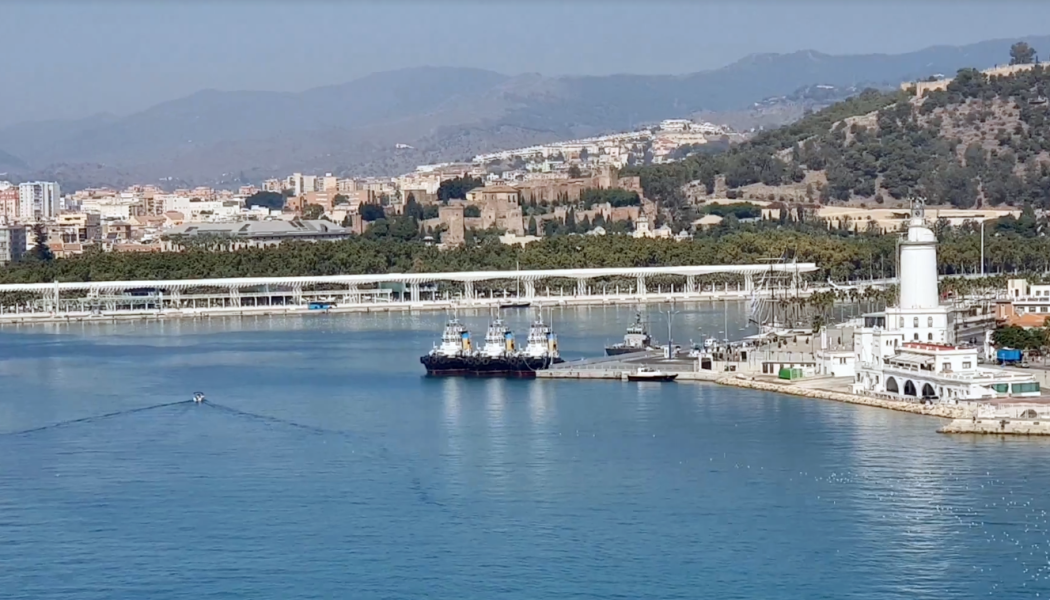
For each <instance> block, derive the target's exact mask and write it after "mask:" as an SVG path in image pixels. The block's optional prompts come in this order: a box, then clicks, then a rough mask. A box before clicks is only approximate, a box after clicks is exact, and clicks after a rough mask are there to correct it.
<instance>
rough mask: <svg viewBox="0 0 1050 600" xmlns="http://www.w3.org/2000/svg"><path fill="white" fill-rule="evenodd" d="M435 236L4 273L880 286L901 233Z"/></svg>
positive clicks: (754, 228)
mask: <svg viewBox="0 0 1050 600" xmlns="http://www.w3.org/2000/svg"><path fill="white" fill-rule="evenodd" d="M732 220H733V221H735V219H732ZM727 221H730V219H727ZM933 227H934V229H935V230H936V232H937V234H938V236H939V238H940V240H941V241H940V248H939V256H938V258H939V261H938V263H939V268H940V270H941V272H942V273H943V274H946V275H959V274H971V273H976V272H980V270H981V261H980V244H981V234H980V228H979V227H977V226H975V225H973V224H967V225H964V226H960V227H951V226H948V225H947V223H946V222H944V221H940V222H936V223H934V224H933ZM1046 227H1047V222H1046V220H1045V219H1044V218H1037V217H1035V216H1034V214H1033V213H1032V212H1031V210H1027V211H1026V212H1025V213H1024V214H1022V216H1021V218H1018V219H1013V218H1006V219H999V220H998V221H996V222H992V223H989V224H988V226H987V227H986V231H985V263H984V267H985V271H986V272H988V273H1015V272H1038V273H1043V272H1046V271H1047V270H1050V238H1048V237H1047V236H1045V235H1042V234H1041V232H1042V231H1045V230H1046ZM424 233H425V232H420V229H419V224H418V221H416V219H415V218H414V217H410V216H401V217H394V218H391V219H385V218H384V219H377V220H376V221H374V222H373V223H372V225H371V227H369V229H368V230H367V231H366V232H365V233H364V234H363V235H360V236H352V237H350V238H349V239H346V240H341V241H333V242H316V243H310V242H285V243H283V244H281V245H279V246H273V247H267V248H248V249H242V250H235V251H232V252H214V251H209V250H206V249H204V248H189V249H187V250H185V251H183V252H155V253H120V252H102V251H97V250H96V251H89V252H86V253H85V254H83V255H79V256H72V257H66V258H57V259H51V258H50V257H49V256H46V255H45V256H43V257H32V258H29V259H27V260H24V261H22V262H21V263H14V264H11V265H8V266H5V267H3V268H0V283H25V282H51V281H101V280H120V279H183V278H209V277H250V276H293V275H336V274H350V273H386V272H438V271H468V270H491V269H513V268H515V267H516V265H520V267H521V268H522V269H560V268H588V267H633V266H659V265H717V264H753V263H759V262H762V261H764V260H767V259H770V258H783V259H795V260H797V261H799V262H812V263H815V264H816V265H817V266H818V267H819V269H820V271H819V272H818V273H817V274H816V275H815V276H814V279H815V280H817V281H826V280H827V279H828V278H831V279H833V280H834V281H845V280H848V279H868V278H874V279H879V278H884V277H893V276H894V275H895V273H896V243H897V238H896V236H894V235H882V234H879V233H876V232H873V231H866V232H860V233H853V232H849V231H844V230H838V229H829V228H828V227H827V226H826V225H825V224H824V223H823V222H808V221H803V222H793V221H787V222H785V223H780V222H778V221H775V220H770V221H758V222H753V223H739V222H738V223H735V224H732V225H729V224H726V222H723V224H722V225H720V226H716V227H712V228H710V229H707V230H704V231H701V232H697V234H696V235H695V236H694V237H693V238H692V239H690V240H686V241H681V242H679V241H675V240H665V239H644V238H643V239H636V238H633V237H630V236H627V235H615V234H609V235H605V236H591V235H558V236H554V237H548V238H544V239H542V240H540V241H537V242H533V243H531V244H528V245H527V246H525V247H523V248H522V247H518V246H507V245H503V244H500V243H499V241H498V239H497V237H496V233H498V232H495V233H493V234H492V235H488V234H485V233H484V232H480V233H479V234H478V235H474V236H471V238H472V239H471V240H470V243H468V244H467V245H466V246H465V247H461V248H453V249H448V250H439V249H438V248H437V247H436V246H434V245H432V244H428V243H427V242H426V241H424ZM964 281H965V280H964Z"/></svg>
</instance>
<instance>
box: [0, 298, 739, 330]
mask: <svg viewBox="0 0 1050 600" xmlns="http://www.w3.org/2000/svg"><path fill="white" fill-rule="evenodd" d="M746 298H747V293H746V292H740V291H733V290H730V291H728V292H698V293H693V294H683V293H675V294H659V293H651V294H646V295H645V296H638V295H626V294H623V295H608V296H554V297H542V298H532V299H531V300H528V302H529V303H530V308H555V307H568V306H623V305H630V306H636V305H639V304H666V303H668V302H671V301H674V302H681V303H700V302H713V301H723V300H726V301H741V300H744V299H746ZM517 300H519V299H517V298H479V299H475V300H469V301H462V300H458V301H457V300H432V301H421V302H363V303H358V304H336V305H334V306H332V307H330V308H328V309H326V310H310V308H309V307H308V306H307V305H305V304H299V305H276V306H238V307H207V308H205V307H201V308H164V309H160V310H158V309H141V310H106V311H101V313H91V312H89V311H65V312H43V311H40V312H0V325H5V324H6V325H27V324H32V323H82V322H92V323H94V322H98V323H104V322H107V321H144V320H154V319H180V318H206V317H230V316H237V317H246V316H278V315H320V314H328V313H386V312H411V311H418V312H444V311H449V310H453V309H455V310H489V309H491V308H493V307H495V306H499V305H500V304H502V303H505V302H513V301H517Z"/></svg>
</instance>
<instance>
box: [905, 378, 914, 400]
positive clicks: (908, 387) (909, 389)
mask: <svg viewBox="0 0 1050 600" xmlns="http://www.w3.org/2000/svg"><path fill="white" fill-rule="evenodd" d="M904 395H905V396H914V395H915V384H914V383H912V382H911V380H910V379H909V380H908V381H905V382H904Z"/></svg>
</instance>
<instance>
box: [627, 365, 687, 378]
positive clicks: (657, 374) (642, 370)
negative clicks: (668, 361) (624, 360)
mask: <svg viewBox="0 0 1050 600" xmlns="http://www.w3.org/2000/svg"><path fill="white" fill-rule="evenodd" d="M677 377H678V373H664V372H663V371H657V370H656V369H650V368H649V367H638V370H637V371H635V372H634V373H628V374H627V381H674V380H675V379H676V378H677Z"/></svg>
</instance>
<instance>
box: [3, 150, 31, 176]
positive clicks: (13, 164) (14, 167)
mask: <svg viewBox="0 0 1050 600" xmlns="http://www.w3.org/2000/svg"><path fill="white" fill-rule="evenodd" d="M27 167H28V165H26V163H25V161H24V160H22V159H20V158H18V157H17V156H15V155H13V154H8V153H7V152H4V151H3V150H0V173H6V172H9V171H16V172H17V171H22V170H24V169H26V168H27Z"/></svg>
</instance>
